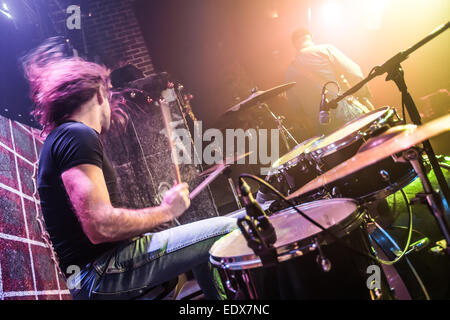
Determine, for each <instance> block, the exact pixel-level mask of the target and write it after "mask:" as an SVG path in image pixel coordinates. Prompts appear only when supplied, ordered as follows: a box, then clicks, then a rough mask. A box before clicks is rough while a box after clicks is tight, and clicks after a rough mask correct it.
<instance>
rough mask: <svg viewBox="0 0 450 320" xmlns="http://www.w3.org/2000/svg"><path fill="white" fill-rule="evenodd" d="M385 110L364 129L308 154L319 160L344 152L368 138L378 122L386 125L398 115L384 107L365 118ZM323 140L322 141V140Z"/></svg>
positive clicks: (311, 150)
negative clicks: (355, 143)
mask: <svg viewBox="0 0 450 320" xmlns="http://www.w3.org/2000/svg"><path fill="white" fill-rule="evenodd" d="M383 109H385V110H384V111H385V112H384V113H383V114H382V115H380V116H379V117H378V118H376V119H374V120H373V121H372V122H370V123H368V124H367V125H365V126H364V127H362V128H360V129H359V130H357V131H355V132H353V133H351V134H349V135H347V136H345V137H343V138H341V139H339V140H337V141H335V142H333V143H330V144H328V145H326V146H324V147H322V148H318V149H316V150H314V148H312V149H310V150H309V151H308V152H307V154H309V155H310V156H311V157H312V158H313V159H315V160H318V159H320V158H322V157H326V156H328V155H330V154H333V153H335V152H336V151H339V150H342V149H343V148H345V147H347V146H349V145H351V144H353V143H354V142H355V141H358V140H360V139H361V138H364V137H365V136H367V135H368V134H370V131H369V129H370V127H371V125H372V124H373V123H374V122H375V121H376V122H377V123H378V124H384V123H386V122H387V121H388V120H389V119H390V118H391V117H393V116H394V115H395V114H396V111H395V109H394V108H393V107H389V106H386V107H382V108H378V109H375V110H372V111H371V112H369V113H366V114H364V117H367V116H370V115H371V114H374V113H376V112H380V111H381V110H383ZM360 119H362V116H361V117H358V118H356V119H353V120H351V121H349V122H347V123H346V124H345V125H344V127H345V126H347V125H350V124H352V123H354V122H356V121H357V120H360ZM340 129H341V128H339V129H337V130H335V131H333V132H332V133H330V134H329V135H332V134H333V133H335V132H337V131H338V130H340ZM327 136H328V135H326V136H324V137H323V138H326V137H327ZM321 140H322V139H321Z"/></svg>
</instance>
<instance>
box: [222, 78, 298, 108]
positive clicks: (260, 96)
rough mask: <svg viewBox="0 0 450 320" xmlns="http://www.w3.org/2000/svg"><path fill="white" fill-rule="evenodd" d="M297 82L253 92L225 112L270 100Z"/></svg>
mask: <svg viewBox="0 0 450 320" xmlns="http://www.w3.org/2000/svg"><path fill="white" fill-rule="evenodd" d="M295 84H296V82H289V83H286V84H282V85H279V86H277V87H274V88H271V89H269V90H266V91H257V92H254V93H252V94H251V95H250V96H249V97H248V98H247V99H245V100H242V101H241V102H239V103H238V104H236V105H234V106H233V107H231V108H229V109H228V110H227V111H226V112H225V114H227V113H229V112H236V111H238V110H244V109H246V108H248V107H251V106H254V105H256V104H258V103H259V102H264V101H267V100H269V99H270V98H273V97H275V96H277V95H279V94H280V93H283V92H285V91H287V90H288V89H290V88H292V87H293V86H294V85H295Z"/></svg>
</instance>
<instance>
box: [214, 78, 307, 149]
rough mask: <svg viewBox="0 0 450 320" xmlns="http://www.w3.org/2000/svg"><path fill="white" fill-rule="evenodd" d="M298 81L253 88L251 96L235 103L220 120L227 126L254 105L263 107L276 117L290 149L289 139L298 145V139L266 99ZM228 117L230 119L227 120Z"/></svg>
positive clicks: (221, 126) (272, 116) (222, 126)
mask: <svg viewBox="0 0 450 320" xmlns="http://www.w3.org/2000/svg"><path fill="white" fill-rule="evenodd" d="M295 84H296V83H295V82H290V83H286V84H282V85H279V86H277V87H273V88H271V89H268V90H266V91H258V89H257V88H253V89H252V90H251V94H250V96H249V97H248V98H247V99H245V100H243V101H241V102H239V103H238V104H236V105H234V106H233V107H231V108H229V109H228V110H227V111H226V112H225V113H223V114H222V115H221V116H220V118H219V119H220V120H224V121H225V127H226V126H227V125H229V124H230V120H233V122H236V119H239V116H241V115H243V114H244V113H246V112H247V111H250V109H251V108H252V107H255V106H256V107H258V108H259V109H263V110H265V111H267V112H268V113H269V115H270V117H271V118H273V119H274V121H275V122H276V124H277V127H278V130H279V131H280V132H281V137H282V138H283V143H284V144H285V145H286V148H287V150H290V149H291V148H290V147H289V142H288V141H289V140H291V141H292V142H294V143H295V144H296V145H298V142H297V140H296V139H295V138H294V136H293V135H292V134H291V132H290V131H289V129H288V128H286V126H285V125H284V124H283V121H284V120H285V118H284V117H282V116H278V115H276V114H275V113H274V112H273V111H272V110H271V109H270V108H269V106H268V105H267V104H266V103H264V101H267V100H269V99H271V98H273V97H276V96H277V95H279V94H281V93H283V92H285V91H287V90H288V89H290V88H292V87H293V86H294V85H295ZM226 119H228V121H227V120H226ZM219 127H220V128H224V125H223V123H220V124H219Z"/></svg>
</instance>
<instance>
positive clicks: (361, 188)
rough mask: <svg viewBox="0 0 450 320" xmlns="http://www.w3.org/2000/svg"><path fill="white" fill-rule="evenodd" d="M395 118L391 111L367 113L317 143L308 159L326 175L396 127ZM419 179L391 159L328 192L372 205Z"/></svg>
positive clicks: (412, 171) (349, 178) (335, 184)
mask: <svg viewBox="0 0 450 320" xmlns="http://www.w3.org/2000/svg"><path fill="white" fill-rule="evenodd" d="M395 118H396V112H395V109H394V108H391V107H383V108H380V109H377V110H374V111H372V112H370V113H367V114H365V115H363V116H361V117H359V118H357V119H355V120H352V121H350V122H348V123H346V124H345V125H344V127H342V128H340V129H338V130H336V131H334V132H333V133H331V134H329V135H327V136H325V137H324V138H322V139H320V140H319V141H317V142H316V143H315V144H314V145H313V146H312V147H311V148H310V149H309V150H308V151H307V158H308V159H309V160H310V161H311V162H313V163H315V165H316V169H317V171H318V172H319V173H324V172H326V171H328V170H330V169H332V168H333V167H335V166H337V165H338V164H340V163H342V162H344V161H346V160H348V159H350V158H351V157H353V156H354V155H355V154H356V153H357V152H358V150H359V149H360V147H361V145H362V144H363V143H364V142H365V141H367V140H368V139H370V138H373V137H376V136H377V135H379V134H380V133H382V132H383V131H385V130H386V129H388V128H390V127H393V126H395V125H396V124H395V121H396V119H395ZM416 177H417V175H416V173H415V172H414V170H413V168H412V166H411V165H410V164H409V163H397V162H395V161H394V160H393V159H392V158H391V157H389V158H386V159H384V160H382V161H380V162H378V163H376V164H374V165H371V166H369V167H367V168H365V169H363V170H361V171H359V172H357V173H355V174H352V175H350V176H348V177H346V178H344V179H341V180H339V181H336V182H334V183H332V184H331V185H330V188H329V189H330V190H328V191H329V192H330V193H331V194H332V195H333V196H337V197H348V198H353V199H358V200H361V201H372V200H376V199H382V198H384V197H386V196H388V195H390V194H392V193H394V192H395V191H398V190H399V189H401V188H402V187H404V186H406V185H408V184H409V183H410V182H412V181H413V180H414V179H415V178H416Z"/></svg>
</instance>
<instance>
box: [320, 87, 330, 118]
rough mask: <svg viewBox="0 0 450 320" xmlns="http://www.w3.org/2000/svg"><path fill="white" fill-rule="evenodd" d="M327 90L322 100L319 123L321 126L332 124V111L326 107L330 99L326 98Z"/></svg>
mask: <svg viewBox="0 0 450 320" xmlns="http://www.w3.org/2000/svg"><path fill="white" fill-rule="evenodd" d="M326 94H327V90H326V89H325V88H324V89H323V90H322V99H321V100H320V112H319V123H320V124H321V125H327V124H330V122H331V119H330V109H329V108H328V107H327V106H326V104H327V103H328V99H327V98H326Z"/></svg>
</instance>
